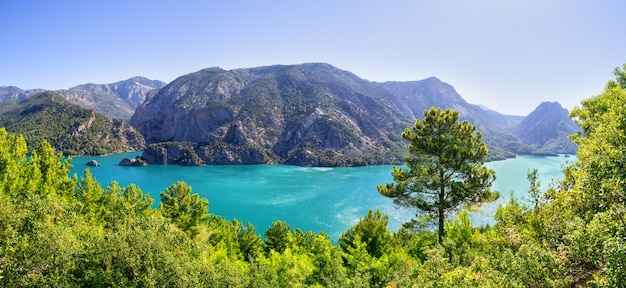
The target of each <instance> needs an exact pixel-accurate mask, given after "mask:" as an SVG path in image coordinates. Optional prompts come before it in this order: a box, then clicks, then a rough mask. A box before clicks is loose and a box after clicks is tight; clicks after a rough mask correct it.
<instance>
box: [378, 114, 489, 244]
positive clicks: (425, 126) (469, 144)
mask: <svg viewBox="0 0 626 288" xmlns="http://www.w3.org/2000/svg"><path fill="white" fill-rule="evenodd" d="M458 120H459V112H457V111H453V110H445V111H443V110H441V109H439V108H434V107H433V108H430V110H427V111H424V120H423V121H422V120H417V121H416V122H415V125H413V127H411V129H408V128H407V129H406V130H405V131H404V133H402V137H403V138H404V139H406V140H407V141H409V142H410V144H409V152H410V153H411V155H410V156H409V157H407V158H406V161H405V162H406V165H407V166H408V168H409V169H404V168H398V167H395V166H394V167H393V171H392V172H391V175H393V181H395V182H396V183H395V184H394V183H387V185H385V186H382V185H379V186H378V187H377V188H378V191H379V192H380V193H381V194H382V195H384V196H387V197H390V198H393V199H394V203H395V204H398V205H401V206H404V207H415V208H417V209H418V211H419V212H421V213H418V215H420V214H426V216H429V217H431V218H433V219H437V220H438V221H437V223H438V227H439V229H438V230H439V243H442V242H443V237H444V234H445V227H444V221H445V219H446V218H448V217H449V215H450V214H451V213H452V212H455V211H457V209H458V207H459V206H460V205H461V204H474V203H481V202H483V201H485V200H487V199H489V198H492V193H491V191H489V188H490V187H491V183H492V182H493V180H495V178H496V177H495V172H494V171H493V170H490V169H488V168H487V167H484V166H483V164H484V163H485V158H486V156H487V145H485V143H484V142H482V134H481V133H480V132H478V131H476V127H475V126H474V125H472V124H469V123H468V122H467V121H463V122H459V121H458Z"/></svg>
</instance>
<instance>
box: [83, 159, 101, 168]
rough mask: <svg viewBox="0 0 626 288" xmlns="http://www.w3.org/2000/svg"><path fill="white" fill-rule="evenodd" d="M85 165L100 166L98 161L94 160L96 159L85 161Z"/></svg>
mask: <svg viewBox="0 0 626 288" xmlns="http://www.w3.org/2000/svg"><path fill="white" fill-rule="evenodd" d="M85 165H87V166H92V167H98V166H100V163H98V161H96V160H89V161H87V163H85Z"/></svg>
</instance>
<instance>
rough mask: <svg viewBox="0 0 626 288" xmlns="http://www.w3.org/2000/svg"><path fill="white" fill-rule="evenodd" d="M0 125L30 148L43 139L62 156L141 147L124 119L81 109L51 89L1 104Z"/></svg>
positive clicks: (139, 141) (137, 133) (136, 134)
mask: <svg viewBox="0 0 626 288" xmlns="http://www.w3.org/2000/svg"><path fill="white" fill-rule="evenodd" d="M0 126H1V127H5V128H6V130H7V131H9V132H14V133H19V134H22V135H24V138H25V139H26V142H27V143H28V145H29V147H30V148H31V149H32V148H34V147H36V145H38V144H39V143H41V141H43V140H44V139H45V140H48V141H49V142H50V143H51V144H52V146H54V147H55V148H56V149H57V150H59V151H61V152H63V153H64V154H65V155H101V154H109V153H118V152H125V151H137V150H141V149H143V148H144V147H145V141H144V140H143V137H142V136H141V134H139V132H137V131H136V130H135V129H134V128H133V127H132V126H130V125H129V124H128V122H127V121H125V120H119V119H113V118H110V117H106V116H103V115H101V114H100V113H98V112H96V111H94V110H92V109H86V108H82V107H80V106H78V105H76V104H72V103H70V102H69V101H68V100H66V99H64V98H63V97H61V95H59V94H57V93H55V92H51V91H47V92H42V93H38V94H35V95H32V96H30V97H28V98H26V99H24V100H22V101H20V102H17V103H13V104H12V105H10V106H8V107H4V109H2V110H1V111H0Z"/></svg>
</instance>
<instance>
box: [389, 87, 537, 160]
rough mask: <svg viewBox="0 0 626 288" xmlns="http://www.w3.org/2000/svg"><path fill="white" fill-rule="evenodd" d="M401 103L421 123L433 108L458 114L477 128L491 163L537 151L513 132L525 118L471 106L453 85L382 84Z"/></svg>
mask: <svg viewBox="0 0 626 288" xmlns="http://www.w3.org/2000/svg"><path fill="white" fill-rule="evenodd" d="M381 85H382V86H383V87H385V88H386V89H387V90H389V92H391V93H392V94H393V95H394V96H396V97H398V99H399V101H400V102H401V103H403V104H404V105H406V107H408V108H409V109H410V110H411V113H412V114H413V117H414V118H415V119H422V118H423V112H424V110H427V109H429V108H430V107H439V108H442V109H452V110H456V111H459V114H460V118H461V120H467V121H468V122H470V123H472V124H474V125H476V127H477V128H478V130H480V131H481V133H483V140H484V141H485V143H487V145H488V146H489V150H490V151H489V160H497V159H504V158H510V157H515V155H516V154H530V153H533V151H534V149H533V148H532V147H530V146H528V145H527V144H525V143H523V142H521V141H520V140H519V139H518V138H517V137H516V136H515V135H513V134H512V133H510V132H509V131H511V129H512V128H513V127H515V126H516V125H518V124H519V123H520V122H521V121H522V119H523V118H524V117H521V116H511V115H503V114H500V113H498V112H495V111H493V110H490V109H487V108H486V107H484V106H480V105H474V104H470V103H468V102H467V101H465V99H463V97H461V95H459V93H457V92H456V90H454V87H452V86H451V85H450V84H447V83H445V82H442V81H441V80H439V79H437V78H435V77H431V78H427V79H424V80H421V81H408V82H384V83H381Z"/></svg>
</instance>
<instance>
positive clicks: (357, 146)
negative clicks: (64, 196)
mask: <svg viewBox="0 0 626 288" xmlns="http://www.w3.org/2000/svg"><path fill="white" fill-rule="evenodd" d="M37 92H41V90H21V89H19V88H16V87H0V100H3V101H7V100H20V99H25V98H27V97H29V96H31V95H33V94H35V93H37ZM57 92H58V94H60V95H61V96H63V97H64V98H66V99H68V100H69V101H71V102H73V103H76V104H78V105H81V106H83V107H87V108H93V109H95V110H96V111H98V112H100V113H102V114H104V115H107V116H110V117H113V118H122V119H128V118H131V115H132V118H131V119H130V123H131V124H132V125H133V126H134V127H135V128H137V130H138V131H139V132H141V134H142V135H143V136H144V137H145V139H146V141H147V143H148V144H151V145H148V147H147V149H145V150H144V155H143V157H144V158H146V159H147V160H148V161H149V162H151V163H178V164H186V165H199V164H236V163H242V164H245V163H287V164H294V165H305V166H352V165H367V164H382V163H400V162H402V161H403V155H405V153H406V145H407V143H406V142H405V141H404V140H403V139H402V138H401V137H400V133H401V132H402V131H403V130H404V129H405V128H407V127H409V126H411V125H412V124H413V123H414V122H415V119H419V118H422V117H423V111H424V110H426V109H428V108H430V107H431V106H435V107H441V108H443V109H454V110H457V111H459V112H460V115H461V118H462V119H463V120H468V121H469V122H470V123H473V124H475V125H476V126H477V127H478V129H479V130H480V131H481V132H482V133H483V135H484V140H485V142H486V143H487V144H488V146H489V148H490V159H491V160H495V159H504V158H506V157H514V156H515V154H542V155H543V154H554V153H575V152H576V147H575V146H574V145H573V144H572V143H571V142H569V140H567V135H569V134H572V133H575V132H576V131H578V127H577V126H576V124H574V123H573V122H572V121H571V120H570V119H568V118H567V115H568V112H567V110H566V109H563V108H562V107H561V105H560V104H558V103H555V102H554V103H551V102H544V103H541V105H539V107H538V108H537V109H536V110H535V111H534V112H532V113H531V114H529V115H528V116H526V117H522V116H511V115H503V114H500V113H498V112H496V111H492V110H489V109H486V108H485V107H484V106H481V105H474V104H470V103H467V102H466V101H465V100H464V99H463V98H462V97H461V96H460V95H459V94H458V93H457V92H456V91H455V90H454V88H453V87H452V86H451V85H449V84H447V83H444V82H442V81H440V80H439V79H437V78H434V77H432V78H428V79H424V80H421V81H410V82H384V83H376V82H371V81H367V80H364V79H361V78H359V77H358V76H356V75H354V74H352V73H350V72H348V71H344V70H341V69H338V68H335V67H333V66H331V65H328V64H323V63H307V64H301V65H275V66H267V67H257V68H246V69H234V70H224V69H221V68H208V69H204V70H201V71H198V72H194V73H190V74H187V75H184V76H181V77H179V78H178V79H176V80H174V81H172V82H171V83H169V84H167V85H165V83H163V82H160V81H153V80H149V79H146V78H142V77H135V78H131V79H128V80H126V81H120V82H117V83H113V84H104V85H96V84H85V85H79V86H76V87H73V88H70V89H68V90H61V91H57ZM8 103H15V101H13V102H8ZM7 105H9V106H10V104H7V103H4V105H3V106H7ZM135 109H136V110H135ZM133 112H134V114H133ZM1 117H2V115H0V119H1Z"/></svg>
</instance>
